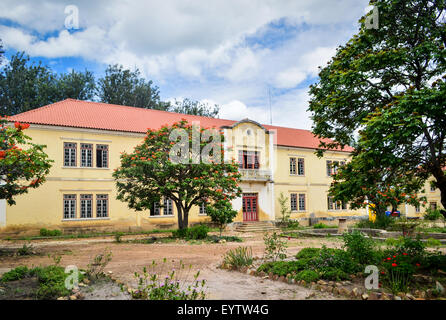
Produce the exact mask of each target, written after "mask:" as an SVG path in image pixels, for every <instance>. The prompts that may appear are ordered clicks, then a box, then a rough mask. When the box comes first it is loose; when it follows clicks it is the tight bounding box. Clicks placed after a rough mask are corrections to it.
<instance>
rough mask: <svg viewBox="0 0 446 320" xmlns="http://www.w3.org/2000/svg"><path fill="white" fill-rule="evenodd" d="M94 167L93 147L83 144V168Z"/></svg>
mask: <svg viewBox="0 0 446 320" xmlns="http://www.w3.org/2000/svg"><path fill="white" fill-rule="evenodd" d="M92 166H93V145H92V144H87V143H81V167H92Z"/></svg>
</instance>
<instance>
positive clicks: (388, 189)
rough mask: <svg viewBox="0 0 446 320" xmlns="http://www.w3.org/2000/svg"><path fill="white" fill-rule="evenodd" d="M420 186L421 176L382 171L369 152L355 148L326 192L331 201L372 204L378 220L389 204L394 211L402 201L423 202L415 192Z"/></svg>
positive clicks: (413, 203) (363, 206) (353, 206)
mask: <svg viewBox="0 0 446 320" xmlns="http://www.w3.org/2000/svg"><path fill="white" fill-rule="evenodd" d="M422 186H423V180H422V179H417V178H411V176H410V175H401V174H399V173H397V172H395V171H393V170H390V169H387V170H382V169H381V168H380V165H377V164H376V163H375V162H374V159H373V158H371V157H370V154H368V153H366V152H362V151H358V150H355V152H354V155H353V158H352V161H350V162H348V163H346V164H344V165H343V166H340V167H339V168H338V171H337V173H336V174H334V175H333V182H332V184H331V186H330V189H329V195H330V196H333V201H341V202H343V203H347V202H350V207H351V209H359V208H365V207H367V205H372V206H373V208H374V211H375V212H376V215H377V218H378V219H382V218H383V217H384V216H385V211H386V209H387V207H389V206H390V207H392V210H396V209H397V208H398V206H399V205H401V204H403V203H408V204H411V205H414V206H418V204H419V202H420V201H426V199H425V197H424V196H421V197H420V196H418V194H417V192H418V190H419V189H420V188H421V187H422ZM424 203H425V202H424Z"/></svg>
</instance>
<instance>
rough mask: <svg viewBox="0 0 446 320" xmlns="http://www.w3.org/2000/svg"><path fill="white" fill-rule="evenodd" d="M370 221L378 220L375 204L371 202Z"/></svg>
mask: <svg viewBox="0 0 446 320" xmlns="http://www.w3.org/2000/svg"><path fill="white" fill-rule="evenodd" d="M369 221H372V222H373V223H375V221H376V212H375V205H374V204H373V203H370V204H369Z"/></svg>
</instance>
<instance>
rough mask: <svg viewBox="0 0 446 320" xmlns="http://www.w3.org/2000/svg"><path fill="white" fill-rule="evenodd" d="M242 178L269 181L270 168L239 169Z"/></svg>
mask: <svg viewBox="0 0 446 320" xmlns="http://www.w3.org/2000/svg"><path fill="white" fill-rule="evenodd" d="M239 171H240V173H241V174H242V180H246V181H248V180H249V181H269V180H271V178H272V174H271V170H259V169H239Z"/></svg>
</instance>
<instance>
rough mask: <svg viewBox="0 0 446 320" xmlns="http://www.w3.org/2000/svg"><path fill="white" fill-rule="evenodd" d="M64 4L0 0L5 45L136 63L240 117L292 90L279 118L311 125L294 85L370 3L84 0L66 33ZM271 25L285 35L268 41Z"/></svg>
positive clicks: (280, 102) (172, 93) (262, 110)
mask: <svg viewBox="0 0 446 320" xmlns="http://www.w3.org/2000/svg"><path fill="white" fill-rule="evenodd" d="M66 4H68V3H63V2H60V1H59V0H42V1H32V2H31V1H26V0H2V1H0V18H3V19H6V20H9V21H11V22H12V23H11V24H9V23H8V24H7V25H3V26H2V25H0V38H1V39H2V40H3V44H4V46H5V47H6V48H10V49H15V50H24V51H26V52H27V53H28V54H30V55H31V56H36V57H47V58H59V57H81V58H84V59H86V60H88V61H89V62H91V61H94V62H97V63H105V64H114V63H119V64H122V65H124V66H125V67H127V68H132V69H133V68H135V67H137V68H139V69H140V70H141V71H142V72H143V74H144V75H145V76H146V77H148V78H150V79H153V80H154V81H155V83H156V84H158V85H159V86H160V87H161V94H162V95H164V96H166V97H179V96H181V97H189V98H192V99H197V100H205V99H207V100H209V101H215V102H216V103H217V104H220V105H221V115H220V116H221V117H222V118H223V117H227V118H230V119H235V120H239V119H242V118H244V117H249V118H254V119H253V120H256V121H259V122H262V123H269V111H268V97H267V90H266V88H267V87H268V86H270V87H273V89H274V88H280V89H286V90H285V91H286V93H285V94H284V93H280V94H279V95H276V96H274V97H273V102H274V103H273V121H274V124H282V125H287V126H291V125H293V126H298V127H302V126H304V127H307V128H309V123H310V122H309V119H308V114H307V113H306V111H305V110H306V106H307V101H308V97H307V96H306V91H307V89H299V90H296V89H293V88H295V87H296V86H300V85H302V83H303V82H304V81H307V80H308V79H311V78H313V77H315V76H317V72H318V69H317V67H318V66H320V65H324V64H325V63H326V61H328V60H329V58H330V57H331V56H332V55H333V54H334V52H335V48H336V47H337V46H338V45H340V44H342V43H344V42H345V41H346V40H348V38H349V37H350V36H351V35H352V34H353V33H354V32H355V31H356V28H357V27H356V24H355V23H356V21H357V20H358V19H359V18H360V16H361V15H362V14H363V11H364V8H365V7H366V5H367V4H368V0H359V1H358V0H338V1H326V0H313V1H306V0H292V1H285V0H279V1H278V0H214V1H212V2H209V1H207V0H197V1H184V0H165V1H144V0H97V1H91V0H79V1H76V6H77V7H78V8H79V19H80V21H79V22H80V28H81V29H80V30H77V31H76V32H68V31H66V30H64V21H65V18H66V14H65V13H64V9H65V6H66ZM273 25H281V26H282V27H281V29H280V32H279V33H278V34H279V35H280V34H281V35H282V36H283V37H282V36H279V37H278V38H277V39H274V38H273V39H270V38H269V34H270V32H271V31H272V30H273V29H274V27H273ZM253 39H254V40H253ZM257 40H259V41H257ZM66 67H67V66H66ZM273 91H274V90H273ZM277 91H279V90H277Z"/></svg>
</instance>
